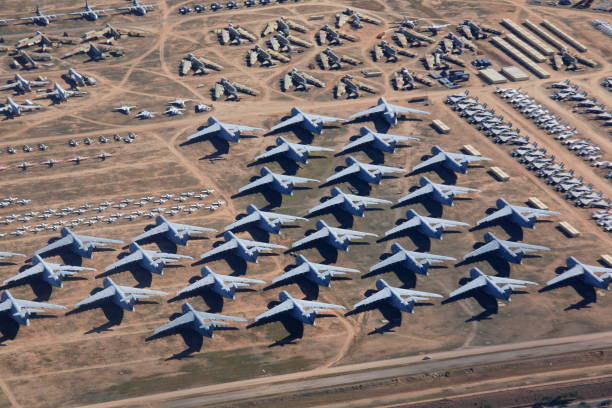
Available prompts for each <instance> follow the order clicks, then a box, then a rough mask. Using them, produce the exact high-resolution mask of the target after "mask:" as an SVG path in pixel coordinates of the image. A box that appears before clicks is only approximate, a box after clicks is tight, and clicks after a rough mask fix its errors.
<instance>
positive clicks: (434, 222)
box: [423, 217, 470, 228]
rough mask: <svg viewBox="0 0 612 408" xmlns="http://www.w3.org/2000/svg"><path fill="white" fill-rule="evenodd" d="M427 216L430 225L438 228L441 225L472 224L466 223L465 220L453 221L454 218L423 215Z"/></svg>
mask: <svg viewBox="0 0 612 408" xmlns="http://www.w3.org/2000/svg"><path fill="white" fill-rule="evenodd" d="M423 218H425V219H426V220H427V221H428V223H429V225H430V226H432V227H433V228H437V227H439V226H442V227H460V226H462V227H467V226H469V225H470V224H466V223H465V222H460V221H453V220H444V219H442V218H429V217H423Z"/></svg>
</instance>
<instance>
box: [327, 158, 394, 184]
mask: <svg viewBox="0 0 612 408" xmlns="http://www.w3.org/2000/svg"><path fill="white" fill-rule="evenodd" d="M345 162H346V165H347V167H346V168H344V169H343V170H340V171H339V172H337V173H336V174H333V175H331V176H329V177H328V178H327V179H326V180H325V182H326V183H331V182H333V181H336V180H339V179H342V178H345V177H347V176H350V175H355V176H357V177H359V178H360V179H361V180H363V181H365V182H366V183H371V184H380V183H381V181H382V178H383V176H384V175H385V174H387V173H399V172H405V171H406V170H404V169H402V168H399V167H389V166H382V165H378V164H366V163H361V162H360V161H357V159H355V158H353V157H352V156H348V157H347V158H346V159H345Z"/></svg>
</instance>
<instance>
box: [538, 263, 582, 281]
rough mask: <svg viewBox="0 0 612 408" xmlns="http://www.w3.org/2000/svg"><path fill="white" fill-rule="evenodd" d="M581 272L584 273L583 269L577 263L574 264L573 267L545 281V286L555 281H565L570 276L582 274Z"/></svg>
mask: <svg viewBox="0 0 612 408" xmlns="http://www.w3.org/2000/svg"><path fill="white" fill-rule="evenodd" d="M583 273H584V271H583V269H582V268H581V267H580V266H579V265H576V266H574V267H573V268H570V269H568V270H567V271H565V272H563V273H562V274H560V275H557V276H556V277H555V278H553V279H551V280H549V281H548V282H546V286H551V285H554V284H556V283H559V282H562V281H565V280H568V279H571V278H575V277H578V276H582V274H583Z"/></svg>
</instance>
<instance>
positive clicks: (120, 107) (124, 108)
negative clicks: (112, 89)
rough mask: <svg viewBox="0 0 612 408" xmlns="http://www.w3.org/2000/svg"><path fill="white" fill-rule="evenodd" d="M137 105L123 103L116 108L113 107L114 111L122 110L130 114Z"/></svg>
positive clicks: (125, 113)
mask: <svg viewBox="0 0 612 408" xmlns="http://www.w3.org/2000/svg"><path fill="white" fill-rule="evenodd" d="M135 107H136V106H130V105H121V106H118V107H116V108H113V112H121V113H123V114H124V115H129V114H130V110H132V109H134V108H135Z"/></svg>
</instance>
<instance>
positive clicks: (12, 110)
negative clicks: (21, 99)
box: [0, 96, 42, 117]
mask: <svg viewBox="0 0 612 408" xmlns="http://www.w3.org/2000/svg"><path fill="white" fill-rule="evenodd" d="M40 108H42V106H40V105H36V104H33V103H32V102H30V101H28V100H26V101H25V103H24V104H19V103H17V102H15V101H14V100H13V99H12V98H11V97H10V96H9V97H7V98H6V103H5V104H4V105H3V106H2V107H0V113H4V114H5V115H6V116H8V117H13V116H21V114H22V113H23V112H27V111H30V110H34V109H40Z"/></svg>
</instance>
